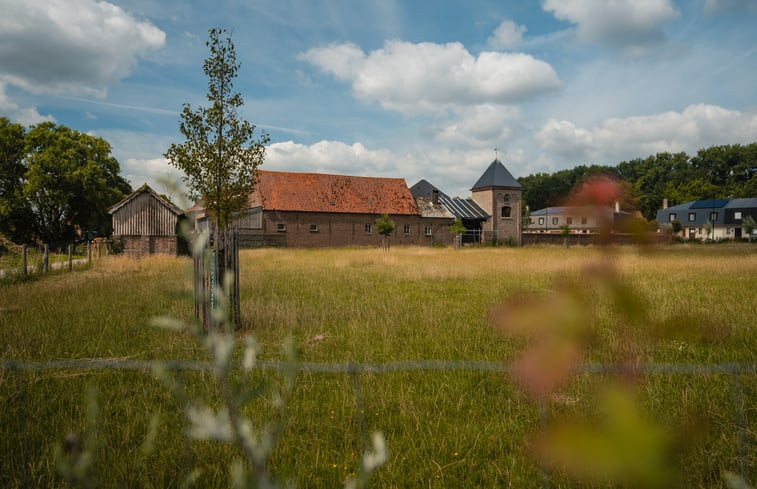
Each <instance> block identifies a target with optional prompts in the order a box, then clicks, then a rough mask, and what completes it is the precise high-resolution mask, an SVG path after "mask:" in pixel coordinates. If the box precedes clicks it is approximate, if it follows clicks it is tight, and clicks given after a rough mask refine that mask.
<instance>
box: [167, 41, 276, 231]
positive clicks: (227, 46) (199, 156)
mask: <svg viewBox="0 0 757 489" xmlns="http://www.w3.org/2000/svg"><path fill="white" fill-rule="evenodd" d="M209 34H210V39H209V40H208V41H207V42H206V43H205V45H206V46H207V47H208V48H209V49H210V56H209V57H208V58H206V59H205V62H204V63H203V66H202V69H203V71H204V72H205V75H207V77H208V93H207V99H208V102H210V106H209V107H198V108H197V109H196V110H192V107H191V106H190V105H189V104H188V103H185V104H184V105H183V109H182V112H181V119H182V121H181V123H180V124H179V130H180V131H181V133H182V134H183V135H184V137H185V138H186V141H185V142H183V143H181V144H175V143H174V144H171V147H170V148H169V149H168V151H166V153H165V155H164V156H165V157H166V159H168V161H169V163H170V164H171V165H173V166H175V167H177V168H178V169H180V170H181V171H183V172H184V177H183V180H184V182H185V183H186V184H187V189H188V191H189V197H190V198H192V199H193V200H196V201H198V202H199V201H202V202H204V204H205V209H206V210H207V212H208V213H209V215H210V216H211V218H212V219H213V222H214V223H215V228H216V229H217V230H219V231H222V230H223V229H225V228H226V227H227V226H228V224H229V222H230V221H231V217H232V214H233V213H234V212H236V211H238V210H241V209H242V208H243V207H244V205H245V203H246V201H247V197H248V196H249V195H250V193H251V192H252V190H253V186H254V183H255V180H254V174H255V169H256V168H257V167H258V166H259V165H261V164H262V163H263V160H264V158H265V144H266V143H268V141H269V137H268V135H267V134H266V133H262V134H261V136H260V138H259V139H257V140H255V139H254V132H255V126H254V125H252V124H250V123H249V122H248V121H246V120H241V119H240V118H239V113H238V112H239V109H240V107H242V105H243V104H244V101H243V100H242V96H241V95H240V94H239V93H237V92H234V78H236V77H237V71H238V70H239V67H240V64H239V63H237V57H236V50H235V49H234V44H233V43H232V41H231V34H230V33H229V32H228V31H226V30H225V29H218V28H213V29H210V31H209Z"/></svg>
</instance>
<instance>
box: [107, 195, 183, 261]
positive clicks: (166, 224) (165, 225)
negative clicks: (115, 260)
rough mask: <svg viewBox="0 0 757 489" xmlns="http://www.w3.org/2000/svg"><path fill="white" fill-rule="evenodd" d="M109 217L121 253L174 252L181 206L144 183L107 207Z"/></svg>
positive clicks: (174, 253) (177, 244)
mask: <svg viewBox="0 0 757 489" xmlns="http://www.w3.org/2000/svg"><path fill="white" fill-rule="evenodd" d="M108 213H110V214H111V216H112V217H113V239H115V240H120V242H121V245H122V248H123V252H124V253H125V254H129V255H134V256H143V255H152V254H155V253H162V254H170V255H176V254H177V253H178V251H179V236H178V232H177V230H178V224H179V220H180V219H181V218H182V217H183V216H184V213H183V212H182V210H181V209H179V208H178V207H176V206H175V205H174V204H172V203H171V202H170V201H168V200H167V199H165V198H163V197H161V196H160V195H158V194H157V193H156V192H155V191H154V190H153V189H152V188H150V186H149V185H147V184H144V185H142V186H141V187H139V188H138V189H137V190H135V191H134V192H132V193H131V194H129V195H128V196H127V197H126V198H124V199H123V200H122V201H121V202H119V203H117V204H115V205H114V206H113V207H111V208H110V209H108Z"/></svg>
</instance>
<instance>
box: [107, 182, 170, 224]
mask: <svg viewBox="0 0 757 489" xmlns="http://www.w3.org/2000/svg"><path fill="white" fill-rule="evenodd" d="M142 194H149V195H151V196H152V197H154V198H155V200H157V201H158V202H160V203H161V204H163V205H164V206H166V207H167V208H168V209H169V210H170V211H171V212H173V213H174V214H176V215H177V216H181V215H182V214H184V211H182V210H181V209H179V208H178V207H177V206H176V205H174V204H173V203H172V202H171V201H170V200H168V199H166V198H164V197H162V196H160V195H159V194H158V193H157V192H156V191H155V190H153V189H152V188H151V187H150V186H149V185H147V183H145V184H143V185H142V186H141V187H139V188H138V189H137V190H135V191H134V192H132V193H130V194H129V195H127V196H126V197H124V198H123V199H121V200H120V201H119V202H117V203H115V204H113V205H112V206H111V207H110V208H109V209H108V214H113V213H114V212H116V211H117V210H118V209H120V208H122V207H123V206H125V205H126V204H128V203H129V202H131V201H132V200H134V199H136V198H137V197H139V196H140V195H142Z"/></svg>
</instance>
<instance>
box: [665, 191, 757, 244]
mask: <svg viewBox="0 0 757 489" xmlns="http://www.w3.org/2000/svg"><path fill="white" fill-rule="evenodd" d="M747 216H751V218H752V219H754V220H757V198H746V199H707V200H692V201H691V202H686V203H684V204H679V205H675V206H672V207H668V206H667V199H665V200H664V201H663V208H662V209H661V210H659V211H657V222H658V223H659V224H666V223H672V222H674V221H678V222H679V223H681V231H680V233H681V236H682V237H685V238H688V239H715V240H720V239H741V238H742V237H746V235H745V233H744V231H743V224H744V219H745V218H746V217H747ZM710 226H711V229H710V233H708V232H707V231H708V228H709V227H710Z"/></svg>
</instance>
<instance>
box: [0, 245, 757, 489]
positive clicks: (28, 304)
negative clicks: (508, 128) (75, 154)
mask: <svg viewBox="0 0 757 489" xmlns="http://www.w3.org/2000/svg"><path fill="white" fill-rule="evenodd" d="M241 258H242V265H241V269H242V277H241V297H242V304H241V306H242V320H243V325H244V326H243V329H242V331H241V332H240V334H247V333H251V334H253V335H254V336H255V337H256V339H257V341H258V342H259V343H260V344H261V345H262V351H261V353H260V355H259V357H260V358H261V359H262V360H278V359H280V358H281V357H280V354H279V351H280V346H281V344H282V343H283V341H284V339H285V338H287V337H292V338H294V340H295V342H296V344H297V345H298V348H299V351H300V358H301V360H302V361H305V362H324V363H334V364H346V363H364V362H375V363H384V362H397V361H413V360H471V361H491V362H503V363H506V362H509V361H511V360H512V359H513V358H515V357H516V356H517V355H518V352H519V351H520V350H521V349H522V347H523V341H522V340H520V339H518V338H510V337H507V336H504V335H502V334H500V332H499V331H497V330H496V329H495V328H493V327H492V325H491V323H490V313H491V311H492V308H493V307H495V306H496V305H497V304H500V303H501V302H503V301H505V300H507V299H508V298H511V297H514V296H516V295H519V294H525V295H536V296H538V295H541V294H547V293H548V291H550V290H552V289H554V287H555V286H556V284H559V283H564V282H566V281H574V282H575V281H579V283H581V282H580V281H581V280H584V278H583V277H584V276H583V275H582V274H581V270H583V269H585V268H586V267H591V266H594V264H596V263H598V262H607V261H610V262H612V263H613V264H614V266H615V267H616V269H617V270H618V273H619V276H620V277H621V279H622V281H623V282H624V283H625V284H628V285H629V286H631V287H632V288H633V289H634V290H636V291H637V292H638V293H639V295H640V297H641V298H642V301H643V305H644V307H645V309H646V312H647V313H648V315H649V316H650V318H652V319H654V320H663V319H667V318H669V319H670V321H671V327H672V328H673V329H675V327H676V325H677V324H680V326H681V332H682V334H681V335H680V338H679V337H677V336H676V335H675V334H673V335H671V336H666V337H665V338H663V339H661V340H659V341H642V340H640V344H639V345H637V347H636V349H635V350H634V354H635V355H638V362H639V363H648V362H658V363H666V364H667V363H673V364H677V363H686V364H692V363H693V364H700V363H701V364H721V363H727V362H747V363H748V362H755V360H756V356H755V352H757V335H756V334H755V328H757V325H756V323H755V320H754V312H755V311H754V303H755V294H754V291H755V290H757V253H755V251H754V248H753V247H749V246H746V245H745V246H717V247H701V246H700V247H694V248H686V247H671V248H663V249H658V250H654V251H651V252H644V251H640V250H637V249H633V248H622V249H612V250H610V251H609V252H606V251H602V250H599V249H596V248H578V247H574V248H571V249H569V250H568V249H563V248H552V247H533V248H522V249H518V248H497V249H464V250H460V251H455V250H450V249H436V248H435V249H430V248H393V249H392V250H391V251H390V252H389V253H385V252H382V251H381V250H373V249H340V250H278V249H263V250H249V251H243V252H242V257H241ZM190 267H191V262H190V261H189V260H187V259H182V258H160V257H153V258H145V259H141V260H131V259H127V258H108V259H104V260H100V261H98V262H96V263H95V264H94V266H93V267H92V269H90V270H86V271H83V272H79V273H75V274H66V275H55V276H51V277H49V278H47V279H45V280H40V281H35V282H28V283H21V284H16V285H12V286H5V287H0V338H2V341H1V342H0V357H1V358H3V359H5V360H16V361H48V360H60V359H86V358H111V359H140V360H151V359H163V360H166V359H178V360H206V353H205V351H204V350H203V349H202V348H200V347H199V346H198V345H197V344H196V342H195V341H194V340H193V338H192V337H191V336H190V335H187V334H185V333H177V332H169V331H164V330H160V329H157V328H154V327H151V326H149V322H150V319H151V318H153V317H155V316H166V315H167V316H172V317H176V318H178V319H180V320H183V321H191V319H192V310H193V306H192V290H191V287H192V285H191V284H192V282H191V270H190ZM585 286H586V287H587V290H588V289H589V288H591V286H592V284H590V283H586V284H585ZM590 293H591V294H594V292H593V291H591V292H590ZM592 297H594V298H595V301H594V302H593V305H592V306H591V309H592V310H591V311H589V313H590V314H591V315H592V317H594V318H596V319H597V323H598V328H599V330H598V331H597V338H598V340H597V341H595V342H594V343H592V347H591V351H589V352H588V360H589V361H591V362H612V361H613V359H614V355H616V354H617V352H618V351H619V348H621V347H624V345H622V342H623V341H627V337H628V335H627V334H626V333H627V332H625V331H623V330H622V328H623V326H622V324H621V323H622V321H621V319H622V318H619V316H618V311H617V310H616V309H615V308H614V307H613V304H612V302H611V301H610V300H609V299H608V297H606V296H605V295H603V294H602V293H601V292H596V296H592ZM687 321H704V322H706V324H707V325H708V326H707V328H705V330H704V331H705V333H703V334H697V335H691V334H686V332H687V326H686V322H687ZM641 336H643V335H640V337H641ZM245 375H248V376H249V378H248V377H244V376H243V377H241V378H240V379H238V380H240V381H242V382H247V381H252V380H255V379H258V380H266V381H268V382H273V383H276V382H280V377H279V375H278V374H275V373H270V372H263V371H256V372H253V373H250V374H245ZM179 376H180V377H181V378H182V379H183V380H184V381H185V383H186V385H187V388H188V390H189V394H190V395H191V396H197V397H202V398H204V399H207V400H208V402H209V403H211V404H213V403H217V402H218V392H217V390H216V388H215V387H214V385H213V383H212V379H211V376H210V375H209V374H208V373H207V372H189V371H185V372H181V373H179ZM603 380H604V377H603V375H600V374H591V375H590V374H584V375H579V376H577V377H575V378H574V380H573V381H572V382H570V383H569V384H568V385H566V386H565V387H564V389H563V390H562V391H561V393H560V396H558V397H556V398H555V400H554V401H553V402H550V403H547V404H542V405H539V404H538V403H535V402H533V401H532V400H531V399H530V398H529V397H528V396H527V395H526V394H525V393H524V392H523V391H521V390H520V389H519V388H518V387H517V386H516V385H514V384H512V383H511V382H510V381H509V379H507V378H506V377H503V376H502V375H501V374H498V373H496V372H486V371H400V372H395V373H385V374H362V375H359V376H350V375H345V374H327V373H316V372H302V373H300V374H299V376H298V382H297V385H296V389H295V392H294V396H293V398H292V399H291V400H290V403H289V406H288V419H287V424H286V430H285V432H284V435H283V438H282V439H281V441H280V443H279V445H278V446H277V448H276V450H275V451H274V454H273V458H272V460H271V461H270V465H271V470H272V472H273V473H274V474H277V475H278V476H279V477H280V478H281V479H282V480H291V481H292V482H294V483H295V484H296V485H298V486H299V487H334V486H340V485H341V484H342V483H343V482H344V480H345V479H346V478H347V477H348V476H350V475H351V474H353V473H354V471H355V467H356V465H357V463H358V462H359V458H360V453H361V450H362V449H363V448H364V444H365V440H366V436H367V433H370V432H371V431H373V430H380V431H382V432H383V433H384V435H385V436H386V439H387V442H388V445H389V450H390V459H389V461H388V463H387V465H386V466H385V467H384V468H382V469H380V470H379V471H378V472H377V474H376V475H375V478H374V479H373V482H374V483H375V486H377V487H419V486H423V487H534V486H539V485H541V484H542V483H543V482H544V480H545V478H549V479H550V480H551V481H552V482H551V483H552V484H553V485H555V486H557V487H568V486H571V485H572V482H570V481H571V480H570V479H567V478H565V476H563V475H561V474H559V473H549V474H546V473H545V472H544V471H543V470H542V467H540V466H539V464H537V463H536V461H535V459H534V457H533V454H532V451H531V448H529V447H530V445H529V443H530V441H531V440H532V438H533V435H534V433H535V432H538V431H539V429H540V427H541V426H542V424H543V422H544V420H549V419H552V418H558V417H562V416H571V415H576V416H577V415H579V414H580V415H584V414H587V413H589V414H590V413H592V412H595V410H596V408H595V406H596V402H595V401H596V397H597V395H598V394H597V392H598V391H597V385H598V384H601V383H602V382H603ZM731 380H732V379H729V378H728V377H726V376H721V375H695V376H691V375H649V376H646V377H645V378H644V379H643V380H642V381H641V382H640V383H639V390H638V396H639V399H640V406H641V407H642V409H643V412H645V413H646V414H647V415H648V417H649V418H650V420H651V421H653V422H654V423H657V424H659V425H661V426H665V427H667V429H669V430H670V431H671V432H672V433H674V434H675V435H676V436H675V438H676V440H681V438H683V440H684V443H682V444H681V446H680V447H676V450H675V453H676V458H675V460H673V464H674V465H677V466H679V467H683V468H685V470H682V471H680V473H682V476H681V477H682V478H683V483H682V484H681V485H685V486H688V487H723V482H722V480H723V479H722V472H723V471H724V470H729V471H734V472H739V470H743V471H744V472H745V474H746V475H747V478H751V479H752V481H753V482H754V480H755V478H756V477H757V461H756V460H755V458H754V456H753V454H754V453H755V451H754V447H755V446H756V443H757V439H755V436H754V433H755V432H757V422H755V418H754V412H753V409H752V408H751V406H752V405H754V401H755V399H757V381H756V380H755V376H754V375H751V374H744V375H741V376H739V377H738V378H737V380H738V381H739V383H740V384H739V386H738V389H737V390H734V386H733V385H732V384H731ZM90 391H91V392H95V399H96V401H97V404H98V407H99V412H98V415H97V418H96V419H94V420H93V419H91V416H90V417H88V415H87V412H86V411H87V409H86V407H87V400H86V399H87V393H88V392H90ZM735 392H738V393H739V395H740V397H739V396H736V395H735V394H734V393H735ZM738 402H741V403H742V405H741V406H736V405H735V403H738ZM274 404H275V403H274V400H272V399H268V398H265V397H264V398H261V399H259V400H257V401H255V402H253V403H252V404H251V406H250V407H249V409H248V411H247V414H249V415H250V416H251V417H253V418H259V417H261V416H262V417H267V416H271V415H272V412H273V411H272V410H273V409H274ZM737 407H742V408H744V409H743V410H738V409H737ZM739 412H741V413H743V414H744V416H745V419H739V418H738V415H739ZM153 419H158V420H159V423H157V424H154V423H152V422H151V420H153ZM744 423H746V426H745V428H746V430H741V429H740V428H741V427H742V425H743V424H744ZM0 426H2V428H0V429H1V430H2V433H1V436H0V486H3V487H15V486H21V485H23V484H24V483H26V484H28V485H29V486H32V487H50V486H56V485H60V484H62V483H63V482H64V481H63V480H62V479H61V477H60V476H59V475H57V474H56V469H55V460H54V456H53V454H54V452H55V448H56V446H57V447H58V449H59V450H64V451H65V449H66V447H67V446H68V445H67V443H69V445H70V440H69V441H68V442H67V441H66V436H67V434H68V433H70V434H71V436H74V438H75V439H77V440H81V439H84V436H85V434H86V433H92V432H94V433H95V435H96V436H93V437H92V438H91V440H94V441H92V442H91V443H93V444H95V445H96V448H95V452H94V453H95V455H96V457H95V459H94V467H93V474H92V477H93V479H94V480H95V481H96V482H97V485H98V486H121V485H123V486H140V487H174V486H179V485H180V484H181V482H182V481H183V480H184V479H185V477H186V476H187V475H188V474H189V473H190V472H191V469H192V468H193V467H196V466H197V467H199V468H200V469H201V470H202V473H201V475H200V476H199V479H198V481H197V483H198V485H200V486H211V487H213V486H224V485H228V483H229V479H228V477H229V475H228V471H227V467H228V464H229V462H230V461H231V460H232V459H233V458H235V457H239V455H240V454H239V453H238V452H237V451H236V449H235V448H233V447H230V446H219V445H217V444H213V443H210V442H198V441H190V440H188V439H187V438H185V437H184V436H182V433H183V430H184V427H185V422H184V419H183V411H182V405H181V403H180V402H179V401H178V400H177V399H176V398H175V397H174V396H173V395H172V394H171V393H170V392H168V390H167V389H166V388H165V387H164V386H163V385H162V384H161V383H160V382H158V381H157V379H156V378H155V377H154V376H153V375H152V374H151V373H149V372H140V371H129V372H122V371H111V370H91V371H81V370H77V371H72V370H51V371H33V372H29V371H23V372H21V371H13V370H4V371H2V373H0ZM681 433H683V434H686V435H687V436H684V437H680V436H677V435H680V434H681ZM744 438H746V439H744ZM149 440H154V443H152V445H150V443H146V441H149ZM148 445H150V446H151V448H150V449H148V448H147V446H148ZM744 447H746V449H747V455H746V456H744V453H743V450H744ZM69 448H70V447H69ZM750 453H751V454H752V455H749V454H750ZM594 484H596V485H598V486H603V485H604V484H603V483H601V482H595V483H594ZM608 484H609V483H608Z"/></svg>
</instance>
